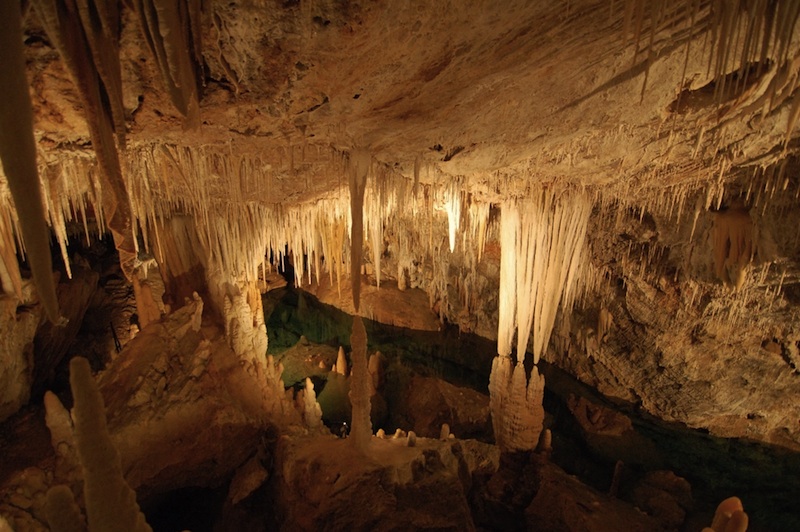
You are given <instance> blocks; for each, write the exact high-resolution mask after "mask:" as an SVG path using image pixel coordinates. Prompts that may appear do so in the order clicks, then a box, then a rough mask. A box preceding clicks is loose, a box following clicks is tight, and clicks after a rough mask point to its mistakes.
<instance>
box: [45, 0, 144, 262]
mask: <svg viewBox="0 0 800 532" xmlns="http://www.w3.org/2000/svg"><path fill="white" fill-rule="evenodd" d="M32 4H33V6H34V8H35V9H36V12H37V14H38V15H39V18H40V20H41V22H42V25H43V26H44V29H45V31H46V32H47V35H48V37H49V38H50V40H51V41H52V42H53V44H54V45H55V47H56V49H57V50H58V52H59V55H60V56H61V58H62V59H63V60H64V63H65V64H66V66H67V70H68V71H69V72H70V76H71V77H72V80H73V81H74V82H75V85H76V86H77V87H78V94H79V96H80V98H81V101H82V103H83V110H84V113H85V118H86V123H87V125H88V127H89V134H90V136H91V138H92V145H93V146H94V150H95V154H96V156H97V162H98V164H99V166H100V169H101V177H102V179H103V189H104V192H103V210H104V212H105V216H106V217H107V226H108V229H109V230H110V231H111V232H112V234H113V237H114V243H115V244H116V247H117V250H118V252H119V255H120V265H121V267H122V271H123V272H124V273H125V275H126V276H127V277H128V278H130V277H131V276H132V274H133V269H134V268H135V261H136V252H137V244H136V240H135V239H134V237H133V228H132V220H131V212H130V206H129V201H128V193H127V189H126V186H125V181H124V179H123V176H122V170H121V166H120V161H119V154H118V152H117V146H116V144H115V141H114V135H115V132H114V123H115V122H114V113H113V111H112V103H110V102H112V101H113V100H114V99H115V98H116V99H120V98H121V95H115V94H114V91H115V90H117V89H118V87H117V88H115V86H114V82H113V81H112V82H111V84H110V85H106V83H105V79H104V77H103V75H101V74H100V73H99V72H104V73H106V75H107V76H108V78H109V79H113V77H114V76H113V73H112V70H113V68H112V67H109V66H108V64H107V63H106V62H107V61H116V62H117V63H118V62H119V58H118V57H111V55H110V54H111V52H110V51H103V47H104V45H107V44H108V43H106V39H113V36H112V35H110V34H108V33H106V32H105V29H103V30H99V35H101V36H102V39H103V41H102V42H95V43H93V44H90V40H91V39H93V38H97V37H98V33H96V32H95V31H93V30H94V29H96V28H94V27H91V28H89V29H88V31H87V28H85V27H84V26H83V22H82V19H81V16H80V14H79V11H78V7H77V5H76V0H65V1H63V2H61V1H58V2H57V1H55V0H32ZM101 11H103V14H102V16H106V17H107V16H111V15H112V14H113V10H111V9H103V10H101ZM88 18H89V19H91V20H94V17H92V16H89V17H88ZM115 22H116V23H117V24H118V21H113V20H109V21H106V22H104V24H108V25H109V26H113V25H114V23H115ZM109 31H113V30H112V29H110V30H109ZM93 48H94V49H97V50H98V54H97V58H98V60H99V59H100V58H102V61H104V62H103V63H100V64H96V63H95V62H94V59H95V55H93V54H92V49H93ZM116 68H118V65H117V67H116ZM117 134H118V135H124V131H123V132H117ZM121 138H122V137H121Z"/></svg>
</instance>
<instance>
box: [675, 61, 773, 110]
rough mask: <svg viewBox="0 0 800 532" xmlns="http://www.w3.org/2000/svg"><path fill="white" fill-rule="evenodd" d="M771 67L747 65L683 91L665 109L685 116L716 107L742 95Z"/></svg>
mask: <svg viewBox="0 0 800 532" xmlns="http://www.w3.org/2000/svg"><path fill="white" fill-rule="evenodd" d="M771 65H772V62H771V61H766V62H763V63H762V62H754V63H749V64H747V65H746V66H744V67H742V68H741V69H737V70H734V71H733V72H729V73H727V74H725V75H724V76H721V77H719V78H715V79H713V80H711V81H710V82H708V83H706V84H705V85H703V86H702V87H698V88H696V89H688V88H686V89H683V90H682V91H681V92H680V94H678V97H677V98H676V99H675V101H673V102H672V103H671V104H670V105H669V107H668V108H667V109H668V110H669V112H671V113H678V114H685V113H688V112H692V111H699V110H701V109H704V108H714V107H717V106H719V105H721V104H724V103H725V102H726V101H730V100H733V99H735V98H738V97H739V96H741V95H742V94H744V93H745V92H746V91H747V90H748V89H750V88H751V87H753V86H754V85H755V84H756V83H758V81H759V80H760V79H761V78H763V77H764V74H766V73H767V71H768V70H769V68H770V66H771Z"/></svg>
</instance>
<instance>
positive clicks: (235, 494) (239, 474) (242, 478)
mask: <svg viewBox="0 0 800 532" xmlns="http://www.w3.org/2000/svg"><path fill="white" fill-rule="evenodd" d="M268 478H269V472H268V471H267V470H266V469H264V466H263V465H261V459H260V458H259V457H258V456H253V457H252V458H251V459H250V460H248V461H247V462H245V463H244V464H243V465H242V466H241V467H239V468H238V469H237V470H236V474H235V475H234V476H233V479H232V480H231V484H230V487H229V488H228V500H229V501H231V503H232V504H239V502H241V501H242V500H243V499H245V498H246V497H248V496H249V495H250V494H251V493H253V492H254V491H255V490H257V489H258V488H259V487H261V485H262V484H264V482H265V481H266V480H267V479H268Z"/></svg>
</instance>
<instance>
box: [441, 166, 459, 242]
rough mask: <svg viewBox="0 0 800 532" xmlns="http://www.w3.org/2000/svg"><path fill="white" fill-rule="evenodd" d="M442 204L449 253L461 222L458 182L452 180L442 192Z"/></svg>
mask: <svg viewBox="0 0 800 532" xmlns="http://www.w3.org/2000/svg"><path fill="white" fill-rule="evenodd" d="M444 205H445V207H444V208H445V211H446V212H447V234H448V236H449V241H450V253H452V252H453V251H454V250H455V247H456V232H457V231H458V227H459V225H460V223H461V190H460V187H459V185H458V182H456V181H452V182H451V183H450V184H449V185H448V187H447V188H446V189H445V192H444Z"/></svg>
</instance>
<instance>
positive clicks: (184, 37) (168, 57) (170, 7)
mask: <svg viewBox="0 0 800 532" xmlns="http://www.w3.org/2000/svg"><path fill="white" fill-rule="evenodd" d="M134 6H135V8H136V13H137V14H138V16H139V21H140V24H141V28H142V33H143V34H144V37H145V41H146V42H147V45H148V47H149V48H150V52H151V53H152V54H153V58H154V59H155V61H156V64H157V65H158V69H159V71H160V73H161V79H162V81H163V82H164V85H165V87H166V89H167V92H168V93H169V96H170V99H171V100H172V103H173V105H175V108H176V109H178V111H179V112H180V113H181V114H182V115H183V116H184V117H186V122H187V125H188V126H189V127H197V126H199V122H200V104H199V101H200V88H201V86H202V84H201V74H202V56H201V48H200V44H201V43H200V35H201V31H200V0H178V1H171V2H162V1H158V0H134Z"/></svg>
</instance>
